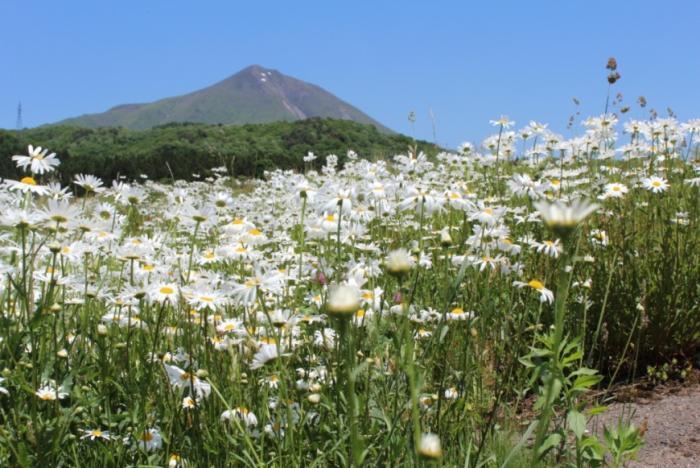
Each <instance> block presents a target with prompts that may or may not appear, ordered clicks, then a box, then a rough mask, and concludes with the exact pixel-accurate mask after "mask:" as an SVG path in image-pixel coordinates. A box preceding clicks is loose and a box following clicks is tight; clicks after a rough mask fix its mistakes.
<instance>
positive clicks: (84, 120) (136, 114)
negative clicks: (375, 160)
mask: <svg viewBox="0 0 700 468" xmlns="http://www.w3.org/2000/svg"><path fill="white" fill-rule="evenodd" d="M310 117H328V118H334V119H342V120H352V121H354V122H359V123H363V124H370V125H374V126H375V127H377V129H378V130H380V131H382V132H391V130H389V129H388V128H386V127H384V126H383V125H381V124H380V123H379V122H377V121H376V120H374V119H372V118H371V117H369V116H368V115H366V114H364V113H363V112H361V111H360V110H359V109H357V108H356V107H353V106H352V105H350V104H348V103H347V102H344V101H342V100H341V99H339V98H337V97H335V96H334V95H332V94H331V93H329V92H328V91H326V90H324V89H323V88H321V87H319V86H316V85H314V84H310V83H306V82H304V81H301V80H297V79H296V78H292V77H290V76H286V75H284V74H282V73H280V72H279V71H277V70H271V69H268V68H264V67H261V66H259V65H252V66H249V67H247V68H245V69H243V70H241V71H240V72H238V73H236V74H235V75H233V76H231V77H229V78H227V79H225V80H223V81H220V82H218V83H215V84H213V85H211V86H209V87H207V88H203V89H201V90H199V91H195V92H192V93H189V94H185V95H183V96H177V97H171V98H165V99H161V100H159V101H155V102H152V103H147V104H125V105H120V106H117V107H113V108H112V109H110V110H108V111H106V112H103V113H99V114H87V115H82V116H80V117H75V118H70V119H66V120H63V121H61V122H59V123H61V124H68V125H78V126H83V127H91V128H95V127H126V128H129V129H134V130H142V129H146V128H151V127H154V126H157V125H163V124H166V123H170V122H199V123H207V124H219V123H221V124H248V123H266V122H275V121H280V120H283V121H292V120H301V119H306V118H310Z"/></svg>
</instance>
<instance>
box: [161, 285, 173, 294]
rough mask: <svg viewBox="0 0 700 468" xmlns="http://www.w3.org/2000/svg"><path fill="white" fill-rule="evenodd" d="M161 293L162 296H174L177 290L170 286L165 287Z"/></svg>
mask: <svg viewBox="0 0 700 468" xmlns="http://www.w3.org/2000/svg"><path fill="white" fill-rule="evenodd" d="M159 291H160V293H161V294H172V293H174V292H175V290H174V289H173V288H171V287H170V286H163V287H162V288H160V290H159Z"/></svg>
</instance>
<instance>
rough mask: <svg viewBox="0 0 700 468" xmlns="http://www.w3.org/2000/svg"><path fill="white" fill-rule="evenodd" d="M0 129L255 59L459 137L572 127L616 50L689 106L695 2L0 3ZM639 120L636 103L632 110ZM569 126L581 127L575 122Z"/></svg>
mask: <svg viewBox="0 0 700 468" xmlns="http://www.w3.org/2000/svg"><path fill="white" fill-rule="evenodd" d="M0 15H1V16H2V21H0V60H1V61H0V127H2V128H14V127H15V120H16V111H17V103H18V101H20V100H21V101H22V104H23V107H24V112H23V119H24V125H25V126H36V125H40V124H44V123H50V122H55V121H57V120H59V119H62V118H65V117H72V116H76V115H80V114H84V113H91V112H101V111H104V110H107V109H108V108H110V107H112V106H114V105H117V104H123V103H130V102H148V101H152V100H156V99H159V98H163V97H168V96H174V95H178V94H183V93H186V92H189V91H193V90H195V89H199V88H201V87H204V86H207V85H210V84H212V83H214V82H216V81H219V80H221V79H224V78H226V77H228V76H230V75H232V74H233V73H235V72H236V71H238V70H239V69H241V68H243V67H245V66H247V65H250V64H254V63H257V64H260V65H263V66H265V67H269V68H274V69H277V70H279V71H281V72H282V73H285V74H288V75H291V76H294V77H297V78H300V79H302V80H306V81H310V82H312V83H315V84H318V85H320V86H322V87H323V88H325V89H327V90H328V91H330V92H332V93H334V94H335V95H337V96H338V97H340V98H341V99H344V100H346V101H348V102H349V103H351V104H353V105H355V106H357V107H358V108H360V109H361V110H363V111H364V112H366V113H367V114H369V115H371V116H372V117H374V118H375V119H377V120H379V121H380V122H382V123H384V124H385V125H387V126H389V127H391V128H393V129H395V130H397V131H400V132H404V133H411V127H410V125H409V122H408V119H407V115H408V112H409V111H411V110H414V111H415V112H416V116H417V121H416V124H415V133H416V136H418V137H421V138H425V139H429V140H432V129H431V123H430V114H429V111H430V109H432V113H433V115H434V116H435V121H436V128H437V140H438V142H439V143H440V144H443V145H449V146H456V145H457V144H459V143H460V142H461V141H463V140H471V141H478V140H480V139H481V138H483V137H485V136H487V135H488V134H489V133H490V132H491V131H492V129H491V128H490V127H489V124H488V120H489V119H493V118H497V117H498V116H499V115H500V114H505V115H508V116H510V117H511V119H513V120H515V121H516V122H517V126H518V127H519V126H521V125H524V124H526V123H527V121H528V120H530V119H534V120H538V121H544V122H549V123H550V126H551V128H553V129H554V130H557V131H560V132H561V133H563V134H564V135H568V133H567V131H566V120H567V118H568V116H569V115H570V114H571V113H572V110H573V107H574V106H573V103H572V97H574V96H575V97H577V98H579V99H580V100H581V103H582V104H581V111H582V115H592V114H600V113H602V112H603V107H604V101H605V92H606V87H607V83H606V81H605V75H606V74H605V69H604V66H605V63H606V61H607V59H608V57H609V56H615V57H617V60H618V63H619V66H620V68H619V71H620V73H621V75H622V79H621V80H620V82H619V83H618V84H617V85H615V91H619V92H622V93H623V95H624V96H625V102H626V103H628V104H632V103H634V101H635V99H636V98H637V97H638V96H639V95H644V96H645V97H646V98H647V100H648V102H649V107H653V108H656V109H657V110H658V111H659V114H661V115H665V109H666V107H668V106H670V107H671V108H672V109H673V110H674V111H675V112H676V114H678V116H679V118H681V119H688V118H694V117H700V36H698V31H699V30H700V1H698V0H686V1H674V0H665V1H658V0H657V1H646V0H644V1H632V0H626V1H612V0H608V1H598V0H596V1H591V0H586V1H575V0H559V1H554V0H552V1H537V0H530V1H505V0H501V1H482V2H469V1H466V0H464V1H438V0H435V1H382V0H374V1H363V0H354V1H343V2H340V1H333V0H325V1H313V2H312V1H303V0H295V1H291V0H289V1H284V2H282V1H279V2H276V1H271V0H268V1H265V0H258V1H235V0H228V1H206V0H189V1H184V0H118V1H116V0H115V1H108V0H103V1H102V0H91V1H84V0H64V1H56V0H44V1H39V0H3V2H2V7H1V8H0ZM633 115H635V116H637V117H641V116H642V115H643V114H642V113H641V112H640V111H637V112H636V113H633ZM577 130H578V128H577Z"/></svg>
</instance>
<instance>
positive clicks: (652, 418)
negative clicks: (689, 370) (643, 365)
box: [600, 384, 700, 468]
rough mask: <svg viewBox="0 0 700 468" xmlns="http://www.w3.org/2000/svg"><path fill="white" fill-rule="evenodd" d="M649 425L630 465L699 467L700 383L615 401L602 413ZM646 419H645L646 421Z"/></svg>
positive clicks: (606, 418) (605, 419)
mask: <svg viewBox="0 0 700 468" xmlns="http://www.w3.org/2000/svg"><path fill="white" fill-rule="evenodd" d="M630 415H632V422H633V423H634V424H635V426H637V427H640V426H641V425H642V424H646V425H647V431H646V434H645V436H644V441H645V445H644V447H643V448H642V449H641V450H640V451H639V453H638V455H637V461H635V462H633V463H631V464H630V465H629V466H631V467H664V468H672V467H673V468H675V467H692V468H698V467H700V385H698V384H695V385H692V386H688V387H673V388H669V389H665V390H663V391H655V392H653V393H651V394H649V395H644V396H642V397H637V398H636V399H635V400H634V402H632V403H614V404H612V405H611V406H610V408H609V410H608V412H606V414H605V415H603V416H601V417H600V418H601V420H602V421H603V422H604V423H605V424H607V425H611V424H615V423H616V422H617V420H618V419H619V417H620V416H622V417H624V418H625V419H628V418H629V416H630ZM645 421H646V422H645Z"/></svg>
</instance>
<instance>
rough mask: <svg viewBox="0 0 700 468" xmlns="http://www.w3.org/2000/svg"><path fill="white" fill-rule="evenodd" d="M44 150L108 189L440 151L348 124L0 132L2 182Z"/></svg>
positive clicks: (67, 170)
mask: <svg viewBox="0 0 700 468" xmlns="http://www.w3.org/2000/svg"><path fill="white" fill-rule="evenodd" d="M29 144H31V145H34V146H42V147H45V148H49V150H50V151H51V152H55V153H57V155H58V156H59V158H60V159H61V166H60V177H61V179H62V182H64V183H67V182H68V181H70V180H71V179H72V178H73V176H74V175H75V174H80V173H84V174H93V175H96V176H98V177H101V178H103V179H104V180H105V182H107V183H109V182H110V181H111V180H113V179H116V178H117V177H119V176H125V177H126V178H127V179H135V178H138V177H139V176H140V175H141V174H145V175H147V176H148V177H149V178H151V179H155V180H160V179H169V178H171V177H174V178H176V179H184V180H191V179H193V174H198V175H200V176H202V177H205V176H207V175H209V174H210V173H211V169H212V168H213V167H218V166H226V167H227V169H228V170H229V173H231V174H233V175H234V176H249V177H260V176H262V175H263V173H264V171H266V170H270V169H275V168H281V169H296V170H302V169H303V168H304V167H305V166H304V165H305V163H304V161H303V158H304V156H305V155H306V154H307V153H308V152H313V153H314V154H316V155H317V156H319V157H318V158H317V159H316V160H315V161H314V162H313V163H311V166H313V167H315V168H319V167H320V166H321V165H323V163H324V162H325V156H327V155H329V154H335V155H337V156H338V158H339V162H340V164H342V163H343V162H344V160H345V158H346V157H347V152H348V150H353V151H355V152H356V153H358V154H359V155H360V157H363V158H368V159H379V158H385V157H391V156H393V155H395V154H400V153H405V152H406V151H407V148H408V147H409V146H410V145H412V144H416V145H417V146H418V149H419V150H422V151H425V152H426V153H428V154H429V155H432V154H435V153H437V151H438V148H437V147H436V146H435V145H432V144H430V143H427V142H424V141H414V140H413V139H411V138H409V137H407V136H405V135H400V134H386V133H381V132H379V131H378V130H377V129H376V128H375V127H374V126H371V125H363V124H358V123H355V122H351V121H347V120H336V119H321V118H312V119H306V120H299V121H294V122H274V123H267V124H253V125H206V124H195V123H172V124H167V125H162V126H159V127H155V128H152V129H150V130H143V131H136V130H128V129H125V128H97V129H89V128H81V127H74V126H65V125H51V126H43V127H37V128H32V129H26V130H22V131H13V130H1V129H0V177H3V178H13V179H14V178H17V177H19V176H20V173H19V172H18V170H17V169H16V168H15V164H14V163H13V161H12V160H11V158H12V156H13V155H15V154H26V151H27V145H29Z"/></svg>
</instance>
